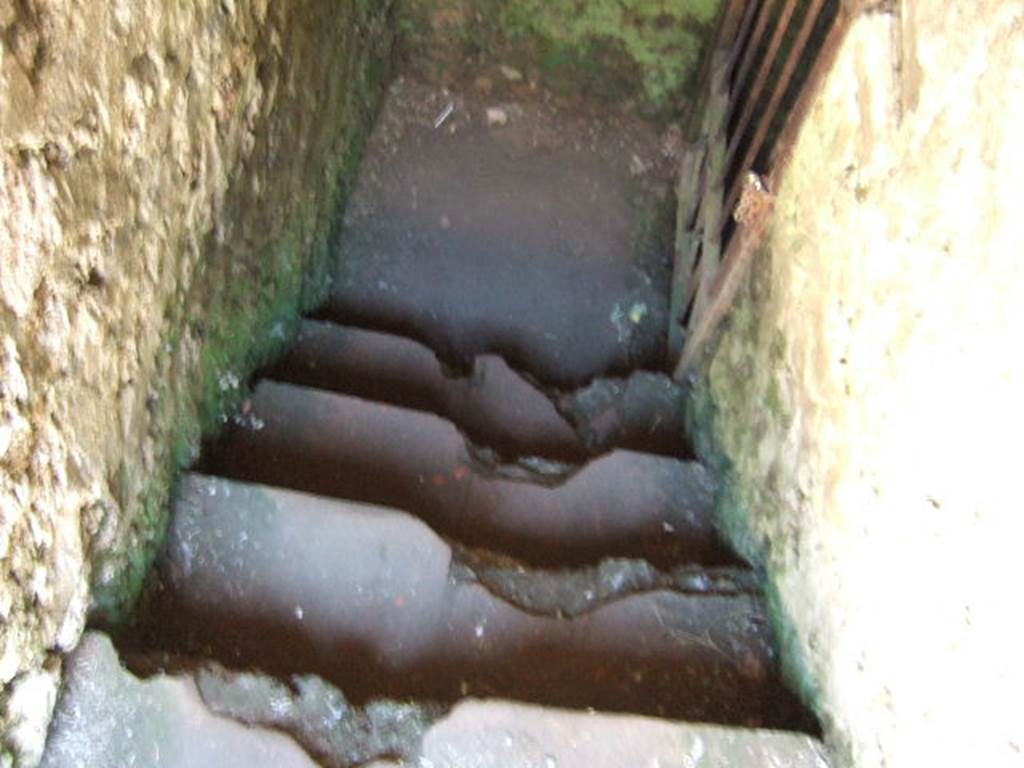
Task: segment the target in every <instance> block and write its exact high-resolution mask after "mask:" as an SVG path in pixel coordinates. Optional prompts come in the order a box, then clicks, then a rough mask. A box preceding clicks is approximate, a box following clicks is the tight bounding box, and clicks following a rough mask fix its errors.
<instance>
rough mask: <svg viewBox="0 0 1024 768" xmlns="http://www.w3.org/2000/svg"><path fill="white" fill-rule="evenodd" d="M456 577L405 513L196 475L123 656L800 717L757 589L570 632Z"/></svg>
mask: <svg viewBox="0 0 1024 768" xmlns="http://www.w3.org/2000/svg"><path fill="white" fill-rule="evenodd" d="M462 570H463V569H461V568H459V567H457V566H456V564H455V563H454V562H453V557H452V550H451V549H450V548H449V547H448V545H446V544H445V543H444V542H443V541H442V540H441V539H440V538H439V537H438V536H437V535H435V534H434V533H433V532H432V531H431V530H430V529H429V528H427V527H426V526H425V525H424V524H423V523H422V522H420V521H419V520H416V519H415V518H413V517H411V516H409V515H407V514H404V513H400V512H395V511H390V510H386V509H383V508H377V507H368V506H365V505H360V504H355V503H352V502H340V501H335V500H330V499H325V498H321V497H314V496H309V495H305V494H299V493H295V492H292V491H283V490H279V489H272V488H268V487H265V486H256V485H248V484H244V483H238V482H232V481H228V480H224V479H219V478H212V477H205V476H195V475H193V476H189V477H188V478H186V479H185V481H184V482H183V484H182V486H181V488H180V490H179V492H178V496H177V500H176V502H175V506H174V517H173V521H172V525H171V529H170V534H169V538H168V543H167V549H166V553H165V555H164V556H163V558H162V560H161V562H160V564H159V574H160V586H159V588H158V589H154V590H153V593H152V596H151V604H150V605H149V607H148V609H147V610H146V611H144V618H142V619H140V621H139V624H138V627H137V628H136V630H135V635H134V638H133V639H132V640H131V641H130V642H129V645H130V646H131V647H136V648H142V649H165V650H171V651H176V652H185V653H189V654H193V655H202V656H213V657H215V658H217V659H219V660H221V661H223V662H224V663H225V664H228V665H229V666H233V667H236V668H237V667H248V666H255V667H257V668H260V669H263V670H265V671H268V672H271V673H273V674H275V675H279V676H288V675H292V674H298V673H310V672H315V673H316V674H319V675H322V676H324V677H325V678H327V679H329V680H331V681H332V682H334V683H335V684H337V685H338V686H340V687H341V688H342V689H343V690H344V691H345V692H346V694H347V695H349V696H351V697H352V698H353V699H354V700H356V701H366V700H368V699H370V698H375V697H381V696H383V697H387V698H394V699H400V700H401V699H407V698H416V699H421V700H437V701H445V702H451V701H455V700H457V699H459V698H461V697H464V696H467V695H473V696H499V697H508V698H513V699H517V700H523V701H532V702H538V703H542V704H546V705H554V706H566V707H574V708H587V707H593V708H596V709H602V710H607V711H619V712H623V711H626V712H636V713H643V714H649V715H658V716H668V717H676V718H685V719H694V720H701V721H709V722H721V723H738V724H756V725H762V724H763V725H770V726H789V725H793V724H794V723H798V722H800V720H799V718H800V711H799V708H797V707H795V706H794V705H793V702H792V700H791V698H790V697H789V696H788V694H787V693H786V692H785V689H784V688H783V687H782V686H781V685H780V682H779V679H778V674H777V670H776V665H775V659H774V654H773V650H772V644H771V637H770V632H769V629H768V627H767V621H766V618H765V615H764V612H763V606H762V604H761V601H760V598H759V596H758V595H756V594H750V593H747V592H744V593H737V594H729V595H725V594H714V593H711V594H699V593H697V594H695V593H688V592H682V591H678V590H676V589H668V588H663V589H653V590H649V591H640V592H637V593H633V594H625V595H618V596H616V597H615V598H614V599H611V600H609V601H607V602H603V603H600V602H599V603H597V604H595V606H594V608H593V610H590V611H587V612H583V613H581V614H580V615H577V616H575V617H574V618H571V619H568V618H561V617H559V615H558V612H557V611H555V612H554V613H553V614H552V613H544V612H543V611H544V609H543V608H540V609H538V611H535V612H528V611H527V610H524V609H522V608H520V607H518V606H517V605H515V604H513V603H512V602H510V601H509V600H506V599H504V598H502V597H501V596H500V595H499V594H497V593H495V592H492V591H491V590H490V589H488V588H487V587H486V586H485V585H484V584H483V583H481V582H480V581H477V580H474V579H471V578H466V577H465V576H464V574H463V573H462ZM568 588H570V589H571V588H573V587H572V584H571V582H570V583H569V585H568Z"/></svg>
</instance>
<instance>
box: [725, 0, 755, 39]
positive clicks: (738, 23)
mask: <svg viewBox="0 0 1024 768" xmlns="http://www.w3.org/2000/svg"><path fill="white" fill-rule="evenodd" d="M751 2H753V0H729V4H728V6H727V7H726V10H725V12H724V13H723V14H722V18H721V22H720V27H719V29H718V38H717V47H718V48H732V47H733V44H734V43H735V42H736V35H737V34H738V32H739V31H740V29H741V28H742V22H743V18H744V17H745V16H746V11H745V10H744V8H743V6H744V4H746V5H750V4H751ZM741 11H743V12H742V13H741Z"/></svg>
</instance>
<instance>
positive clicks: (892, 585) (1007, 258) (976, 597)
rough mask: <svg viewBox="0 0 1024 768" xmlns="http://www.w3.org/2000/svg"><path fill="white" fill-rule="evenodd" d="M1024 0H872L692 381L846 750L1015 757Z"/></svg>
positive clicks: (738, 537) (789, 664) (908, 756)
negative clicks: (745, 277) (739, 290)
mask: <svg viewBox="0 0 1024 768" xmlns="http://www.w3.org/2000/svg"><path fill="white" fill-rule="evenodd" d="M1022 30H1024V6H1022V5H1021V4H1019V3H1017V4H1013V3H1009V4H1008V3H1005V2H999V0H987V1H983V2H974V3H925V2H914V1H913V0H904V2H902V3H898V4H894V5H893V6H892V7H891V8H889V9H888V10H886V9H884V8H879V7H874V8H873V9H872V10H870V11H868V12H865V13H864V14H863V15H861V16H860V17H858V18H857V20H856V21H855V22H854V25H853V27H852V30H851V32H850V34H849V37H848V38H847V40H846V41H845V43H844V44H843V46H842V48H841V50H840V51H839V54H838V58H837V63H836V66H835V67H834V69H833V71H832V72H831V74H830V75H829V76H828V78H827V79H826V81H825V84H824V87H823V89H822V91H821V92H820V94H819V95H818V97H817V99H816V102H815V104H814V105H813V107H812V109H811V110H810V113H809V115H808V118H807V120H806V122H805V123H804V125H803V128H802V130H801V132H800V136H799V139H798V141H797V144H796V147H795V149H794V152H793V157H792V162H791V164H790V165H789V167H788V170H787V172H786V174H785V175H784V177H783V178H782V179H781V181H780V183H779V184H778V185H777V190H776V192H777V196H776V201H775V207H774V211H775V213H774V219H773V221H772V222H771V225H770V227H771V232H770V235H769V237H768V238H767V244H766V247H765V250H764V251H763V252H762V253H761V254H759V255H758V257H757V259H756V260H755V266H754V270H753V273H752V275H751V279H750V282H749V285H748V286H747V290H746V293H745V295H744V296H743V297H742V298H741V300H740V301H739V303H738V305H737V306H736V307H735V309H734V310H733V313H732V317H731V319H730V321H729V324H728V327H727V329H726V330H725V332H724V334H723V336H722V338H721V340H720V343H719V345H718V347H717V349H716V350H715V351H714V352H713V354H711V356H710V358H709V359H708V360H707V361H706V364H705V368H704V371H703V374H702V376H701V378H700V380H699V382H698V384H697V386H696V389H695V390H694V396H693V399H692V402H691V406H692V408H691V413H690V417H691V421H692V422H693V431H694V433H695V435H696V436H697V438H698V443H699V445H700V450H701V453H702V454H703V456H704V457H705V458H706V459H707V460H708V461H709V462H710V463H711V464H712V465H713V466H714V467H715V469H716V470H717V472H718V474H719V475H720V477H721V478H722V495H721V498H720V509H719V512H720V516H721V521H722V524H723V527H724V529H725V530H726V531H727V532H728V533H729V535H730V537H731V539H732V540H733V542H734V543H735V544H736V545H737V546H738V547H739V548H740V549H741V550H742V551H743V552H744V554H746V555H747V556H748V557H750V558H752V559H754V560H755V561H757V562H758V563H760V564H761V565H763V566H765V567H766V568H767V571H768V574H769V576H770V585H771V590H770V598H771V601H772V604H773V610H774V615H775V618H776V626H777V628H778V630H779V635H780V640H781V644H782V649H783V657H784V662H785V666H786V668H787V671H788V674H789V678H790V680H791V681H792V683H793V685H794V686H795V687H796V688H798V689H799V690H800V691H801V692H802V693H803V694H804V696H805V697H806V698H807V700H808V701H809V702H810V703H811V704H813V705H814V706H815V707H816V709H817V710H818V712H819V713H820V715H821V716H822V719H823V722H824V724H825V727H826V731H827V736H828V739H829V742H830V744H831V746H832V747H833V749H834V755H835V757H834V764H835V765H836V766H837V768H847V767H849V766H855V767H856V768H882V767H883V766H886V767H887V768H918V766H929V768H936V767H938V766H941V767H943V768H945V766H962V765H985V766H999V767H1000V768H1009V766H1019V765H1021V753H1022V749H1024V720H1022V719H1021V718H1020V717H1019V715H1018V713H1019V711H1020V691H1021V690H1022V689H1024V665H1021V664H1020V663H1019V657H1020V651H1019V635H1020V630H1019V626H1018V625H1019V618H1018V616H1017V611H1016V608H1015V607H1014V608H1012V609H1011V608H1010V606H1016V605H1017V604H1019V595H1018V594H1017V593H1018V591H1019V589H1018V587H1017V585H1019V584H1020V583H1021V581H1022V580H1024V572H1022V568H1021V566H1020V562H1021V558H1020V556H1019V549H1020V542H1021V540H1022V538H1024V517H1022V516H1021V514H1020V511H1019V510H1020V504H1019V502H1018V498H1019V495H1020V490H1019V483H1018V482H1017V476H1018V475H1019V472H1020V470H1019V467H1018V464H1019V456H1020V447H1019V443H1020V435H1021V434H1022V431H1024V408H1021V405H1020V400H1021V392H1022V391H1024V363H1022V358H1021V356H1020V354H1019V353H1018V351H1017V349H1018V347H1019V344H1018V343H1017V339H1019V337H1020V331H1021V329H1022V328H1024V261H1022V259H1021V258H1020V254H1022V253H1024V227H1022V226H1021V221H1020V219H1021V217H1020V214H1019V211H1018V209H1017V205H1016V203H1015V202H1014V201H1015V200H1017V199H1019V196H1018V195H1017V192H1016V188H1017V186H1018V181H1017V180H1018V179H1019V178H1020V177H1021V174H1022V173H1024V152H1022V151H1021V144H1020V138H1019V137H1021V136H1024V34H1022Z"/></svg>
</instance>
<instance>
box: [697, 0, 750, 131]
mask: <svg viewBox="0 0 1024 768" xmlns="http://www.w3.org/2000/svg"><path fill="white" fill-rule="evenodd" d="M742 2H744V0H729V4H728V5H725V6H723V7H722V9H721V10H720V11H719V14H718V17H717V18H716V19H715V31H714V34H713V35H712V37H711V43H710V44H709V45H708V46H707V47H706V48H705V50H704V54H703V56H702V59H701V63H700V74H699V75H698V76H697V84H698V87H699V91H698V93H697V98H696V99H695V100H694V102H693V103H692V104H691V105H690V110H689V112H688V113H687V115H686V119H685V120H684V121H683V136H684V137H685V138H686V140H687V141H691V142H693V141H697V140H698V139H699V138H700V136H699V135H698V134H699V127H700V118H701V116H702V115H703V113H704V109H705V105H706V104H707V97H708V91H709V90H710V88H709V87H708V83H709V82H710V81H711V71H712V61H713V59H714V58H715V53H716V52H717V51H718V50H719V49H720V48H721V47H722V46H723V42H722V35H723V33H724V32H725V31H727V30H726V27H727V26H728V24H729V21H728V17H729V16H730V15H732V14H735V13H736V9H737V8H738V7H739V5H740V4H741V3H742Z"/></svg>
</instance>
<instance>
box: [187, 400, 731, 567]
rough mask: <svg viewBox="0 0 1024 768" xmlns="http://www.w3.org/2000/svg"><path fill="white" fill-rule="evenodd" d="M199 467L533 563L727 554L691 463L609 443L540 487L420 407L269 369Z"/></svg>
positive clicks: (705, 478)
mask: <svg viewBox="0 0 1024 768" xmlns="http://www.w3.org/2000/svg"><path fill="white" fill-rule="evenodd" d="M202 470H203V471H205V472H207V473H209V474H217V475H224V476H227V477H233V478H237V479H240V480H249V481H253V482H264V483H267V484H270V485H276V486H282V487H286V488H293V489H296V490H302V491H308V492H310V493H318V494H322V495H327V496H336V497H339V498H347V499H353V500H355V501H364V502H369V503H374V504H382V505H385V506H389V507H395V508H397V509H402V510H405V511H407V512H410V513H413V514H415V515H417V516H419V517H421V518H423V519H424V520H426V521H427V523H428V524H429V525H430V526H431V527H433V528H434V529H435V530H437V531H439V532H440V533H442V534H443V535H445V536H447V537H449V538H452V539H454V540H456V541H460V542H462V543H465V544H468V545H471V546H479V547H484V548H487V549H492V550H496V551H503V552H507V553H509V554H512V555H515V556H517V557H520V558H522V559H524V560H527V561H530V562H533V563H537V564H573V563H580V562H587V561H593V560H598V559H601V558H603V557H613V556H614V557H639V558H644V559H648V560H652V561H654V562H656V563H658V564H661V565H664V564H667V563H675V562H679V561H681V560H685V561H691V562H702V563H724V562H732V561H733V556H732V555H731V554H730V553H729V552H728V551H727V550H726V549H725V548H724V547H723V546H722V544H721V542H720V541H719V539H718V537H717V534H716V531H715V528H714V524H713V521H712V514H711V513H712V503H713V488H712V483H711V480H710V476H709V474H708V473H707V471H706V470H705V469H704V468H703V467H702V466H700V465H699V464H696V463H689V462H682V461H677V460H674V459H670V458H665V457H660V456H653V455H647V454H640V453H632V452H629V451H616V452H614V453H611V454H608V455H606V456H602V457H600V458H598V459H595V460H593V461H591V462H590V463H588V464H587V465H585V466H584V467H583V468H582V469H580V470H579V471H578V472H576V473H575V474H573V475H572V476H571V477H569V478H568V479H567V480H565V481H564V482H560V483H559V484H556V485H554V486H553V487H550V486H549V485H546V484H545V482H550V481H551V478H548V477H542V476H538V477H536V479H537V480H538V481H540V482H524V481H522V480H521V479H517V478H513V479H510V478H509V477H506V476H502V475H501V474H500V473H498V472H496V471H495V468H493V467H487V466H483V465H482V464H481V462H480V461H479V460H478V457H476V456H475V455H471V452H470V451H469V450H468V448H467V443H466V440H465V439H464V438H463V436H462V435H461V434H460V433H459V432H458V431H457V430H456V429H455V427H454V426H453V425H452V424H451V423H450V422H448V421H446V420H444V419H441V418H439V417H437V416H434V415H432V414H428V413H423V412H419V411H413V410H407V409H403V408H397V407H394V406H389V405H384V404H380V403H374V402H369V401H366V400H361V399H358V398H354V397H348V396H341V395H336V394H332V393H327V392H323V391H319V390H312V389H305V388H302V387H296V386H292V385H285V384H279V383H275V382H270V381H264V382H262V383H260V384H259V386H258V387H257V389H256V392H255V394H254V396H253V398H252V400H251V402H250V403H249V405H248V410H247V412H246V413H244V414H242V415H240V416H239V417H237V418H236V419H235V421H234V422H233V423H231V424H229V425H228V428H227V429H226V431H225V432H224V434H223V435H222V437H221V438H220V440H219V441H218V442H217V443H216V444H214V445H211V446H208V448H207V450H206V451H205V452H204V460H203V464H202ZM528 474H529V473H528ZM530 476H531V477H532V475H530ZM555 479H558V478H555Z"/></svg>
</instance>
